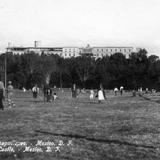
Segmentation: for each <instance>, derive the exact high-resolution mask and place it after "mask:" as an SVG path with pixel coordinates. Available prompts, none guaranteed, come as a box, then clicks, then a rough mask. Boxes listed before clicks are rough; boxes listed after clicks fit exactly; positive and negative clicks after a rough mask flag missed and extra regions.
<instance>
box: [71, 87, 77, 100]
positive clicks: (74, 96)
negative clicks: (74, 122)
mask: <svg viewBox="0 0 160 160" xmlns="http://www.w3.org/2000/svg"><path fill="white" fill-rule="evenodd" d="M71 91H72V98H77V88H76V84H73V87H72V88H71Z"/></svg>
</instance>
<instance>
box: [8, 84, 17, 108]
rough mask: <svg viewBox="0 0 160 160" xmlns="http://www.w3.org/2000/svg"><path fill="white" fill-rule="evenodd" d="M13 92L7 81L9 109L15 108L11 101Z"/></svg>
mask: <svg viewBox="0 0 160 160" xmlns="http://www.w3.org/2000/svg"><path fill="white" fill-rule="evenodd" d="M13 90H14V88H13V86H12V82H11V81H9V82H8V106H9V108H11V107H15V106H16V105H15V103H14V101H13Z"/></svg>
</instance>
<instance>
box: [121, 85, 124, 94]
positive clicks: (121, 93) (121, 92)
mask: <svg viewBox="0 0 160 160" xmlns="http://www.w3.org/2000/svg"><path fill="white" fill-rule="evenodd" d="M123 89H124V88H123V86H121V87H120V93H121V96H122V94H123Z"/></svg>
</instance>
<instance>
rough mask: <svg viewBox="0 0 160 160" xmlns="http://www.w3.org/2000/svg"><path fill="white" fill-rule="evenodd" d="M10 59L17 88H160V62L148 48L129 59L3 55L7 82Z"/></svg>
mask: <svg viewBox="0 0 160 160" xmlns="http://www.w3.org/2000/svg"><path fill="white" fill-rule="evenodd" d="M5 56H6V58H7V80H8V81H12V83H13V85H14V86H15V87H16V88H22V87H25V88H27V89H30V88H32V87H33V85H34V84H38V86H39V87H42V86H43V85H44V84H45V81H46V79H48V80H49V82H50V85H51V86H52V87H53V86H57V87H71V86H72V84H73V83H75V84H77V86H79V87H80V88H98V87H99V84H102V85H103V87H104V88H106V89H113V88H114V87H120V86H121V85H122V86H124V87H125V89H138V88H139V87H143V88H149V89H152V88H154V89H156V90H159V89H160V60H159V57H158V56H156V55H150V56H148V53H147V51H146V50H145V49H141V50H139V52H133V53H131V54H130V55H129V58H126V57H125V55H123V54H122V53H115V54H112V55H110V56H109V55H107V56H105V57H103V58H99V59H95V58H93V57H87V56H81V57H75V58H74V57H72V58H67V59H64V58H62V57H59V56H58V55H53V54H44V53H42V54H41V55H39V54H36V53H34V52H33V51H31V52H29V53H27V54H21V55H19V54H12V53H7V54H6V55H5V54H1V55H0V73H1V75H2V77H3V80H4V70H5V68H4V66H5V65H4V63H5Z"/></svg>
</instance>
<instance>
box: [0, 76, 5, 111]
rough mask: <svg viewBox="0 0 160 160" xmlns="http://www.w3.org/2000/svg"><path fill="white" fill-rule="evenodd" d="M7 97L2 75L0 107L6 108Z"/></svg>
mask: <svg viewBox="0 0 160 160" xmlns="http://www.w3.org/2000/svg"><path fill="white" fill-rule="evenodd" d="M4 98H5V88H4V84H3V82H2V81H1V76H0V109H1V110H4V105H3V100H4Z"/></svg>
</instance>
